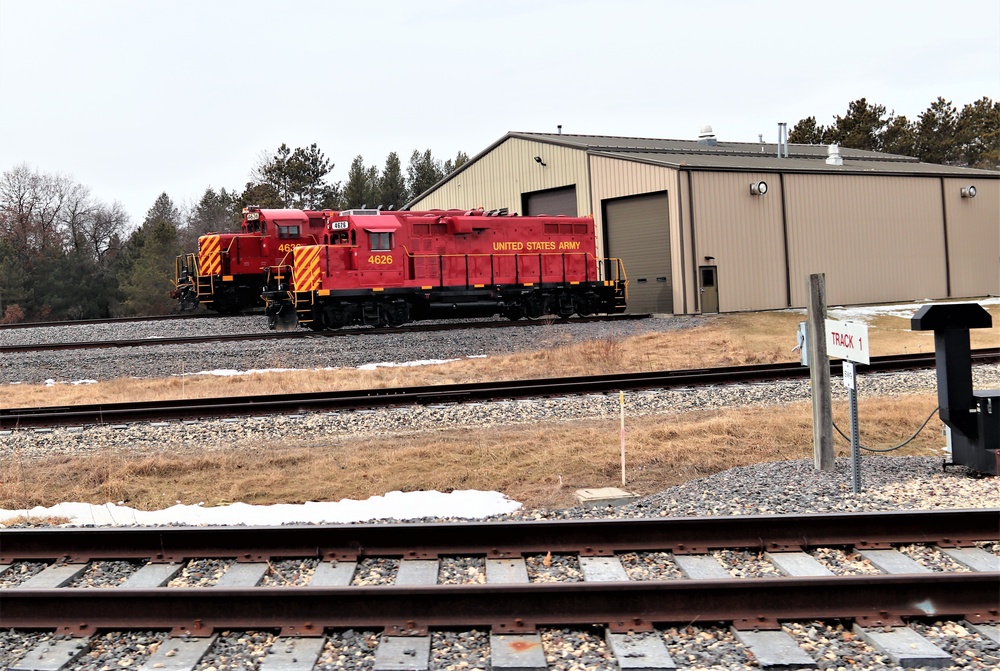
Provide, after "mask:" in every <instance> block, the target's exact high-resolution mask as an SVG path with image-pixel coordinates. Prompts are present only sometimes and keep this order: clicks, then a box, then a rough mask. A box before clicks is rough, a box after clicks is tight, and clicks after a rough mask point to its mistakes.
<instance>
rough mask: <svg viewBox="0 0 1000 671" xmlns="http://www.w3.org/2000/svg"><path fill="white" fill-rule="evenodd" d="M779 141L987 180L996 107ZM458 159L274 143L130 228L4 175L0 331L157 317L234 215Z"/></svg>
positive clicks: (937, 112)
mask: <svg viewBox="0 0 1000 671" xmlns="http://www.w3.org/2000/svg"><path fill="white" fill-rule="evenodd" d="M788 139H789V142H793V143H805V144H830V143H837V144H839V145H841V146H844V147H851V148H855V149H867V150H871V151H879V152H888V153H896V154H905V155H908V156H915V157H917V158H919V159H920V160H922V161H925V162H928V163H939V164H948V165H959V166H969V167H974V168H987V169H991V170H996V169H998V168H1000V103H995V102H993V101H991V100H990V99H989V98H986V97H984V98H981V99H980V100H977V101H975V102H973V103H970V104H967V105H965V106H963V107H962V109H961V110H959V109H958V108H957V107H955V106H954V105H953V104H952V103H951V102H948V101H946V100H944V99H943V98H938V99H937V100H935V101H934V102H933V103H931V105H930V107H929V108H928V109H927V110H926V111H924V112H923V113H921V114H920V115H919V116H918V117H917V119H916V120H914V121H910V120H908V119H907V118H906V117H904V116H898V115H896V114H895V113H894V112H887V111H886V108H885V107H884V106H882V105H878V104H873V103H869V102H868V100H867V99H866V98H861V99H860V100H856V101H854V102H851V103H850V104H849V105H848V109H847V112H846V114H844V115H843V116H839V115H836V116H834V117H833V121H832V123H830V124H829V125H827V126H823V125H821V124H819V123H818V122H817V121H816V117H814V116H810V117H807V118H805V119H802V120H801V121H799V122H798V123H797V124H795V126H794V127H793V128H792V131H791V132H790V133H789V138H788ZM468 160H469V157H468V156H467V155H466V154H465V153H463V152H458V153H457V155H456V156H455V158H453V159H448V160H444V161H442V160H440V159H438V158H435V157H434V155H433V154H432V152H431V150H430V149H427V150H425V151H423V152H421V151H418V150H414V151H413V153H412V154H411V155H410V160H409V163H408V164H407V166H406V168H405V170H404V168H403V166H402V163H401V161H400V158H399V155H398V154H397V153H395V152H392V153H390V154H389V155H388V156H387V157H386V160H385V163H384V164H383V165H382V166H381V167H379V166H377V165H374V164H373V165H366V164H365V162H364V159H363V157H361V156H357V157H355V158H354V160H353V161H352V162H351V165H350V168H349V170H348V173H347V179H346V180H345V181H343V182H333V181H331V180H330V177H329V176H330V173H331V172H332V170H333V168H334V164H333V163H332V162H331V160H330V159H328V158H327V157H326V155H325V154H324V153H323V151H322V150H320V148H319V147H318V146H317V145H316V144H311V145H309V146H307V147H297V148H295V149H292V148H290V147H288V146H287V145H285V144H282V145H281V146H280V147H278V149H277V150H275V151H274V152H263V153H262V154H261V156H260V157H259V158H258V160H257V163H256V165H254V166H252V168H251V169H250V171H249V180H248V181H247V182H246V184H245V185H244V186H243V188H242V189H238V188H237V189H226V188H221V189H219V190H215V189H214V188H212V187H207V188H206V189H205V192H204V193H203V194H202V196H201V198H200V199H199V200H198V201H197V203H195V204H194V205H191V206H178V205H177V204H176V203H175V202H174V201H173V200H172V199H171V198H170V196H168V194H166V193H162V194H160V196H159V197H158V198H157V199H156V201H155V202H154V203H153V205H152V207H150V209H149V210H148V212H147V213H146V216H145V218H144V219H143V221H142V222H141V223H140V224H139V225H138V226H134V227H133V223H132V222H131V221H130V217H129V215H128V214H127V213H126V212H125V211H124V209H123V208H122V206H121V205H120V204H119V203H117V202H114V203H111V204H108V203H105V202H102V201H100V200H99V199H97V198H95V197H94V196H93V194H92V193H91V192H90V190H89V188H87V187H86V186H84V185H81V184H77V183H75V182H74V181H73V180H72V179H70V178H68V177H64V176H60V175H53V174H46V173H41V172H38V171H36V170H33V169H32V168H30V167H29V166H28V165H26V164H22V165H18V166H15V167H14V168H12V169H11V170H8V171H6V172H4V173H2V174H0V322H5V323H14V322H21V321H44V320H60V319H98V318H104V317H116V316H131V315H155V314H166V313H168V312H171V311H173V310H175V309H176V304H175V301H174V300H173V299H171V298H170V297H169V292H170V290H171V289H172V288H173V286H172V282H171V280H172V279H173V277H174V260H175V258H176V257H177V255H178V254H181V253H183V252H193V251H195V250H196V249H197V245H198V237H199V236H201V235H204V234H206V233H208V232H212V231H233V230H239V224H240V220H241V213H242V210H243V208H244V207H246V206H248V205H257V206H260V207H265V208H297V209H335V210H340V209H350V208H360V207H363V206H364V207H368V208H381V209H384V210H392V209H399V208H401V207H402V206H404V205H405V204H406V203H407V202H408V201H410V200H412V199H413V198H414V197H416V196H418V195H420V194H421V193H423V192H424V191H426V190H427V189H429V188H430V187H431V186H433V185H434V184H435V183H437V182H438V181H440V180H441V179H443V178H444V177H445V176H446V175H448V174H449V173H451V172H452V171H454V170H456V169H458V168H460V167H461V166H462V165H464V164H465V163H466V162H467V161H468Z"/></svg>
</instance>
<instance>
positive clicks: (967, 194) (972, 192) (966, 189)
mask: <svg viewBox="0 0 1000 671" xmlns="http://www.w3.org/2000/svg"><path fill="white" fill-rule="evenodd" d="M975 197H976V187H974V186H963V187H962V198H975Z"/></svg>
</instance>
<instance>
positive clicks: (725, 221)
mask: <svg viewBox="0 0 1000 671" xmlns="http://www.w3.org/2000/svg"><path fill="white" fill-rule="evenodd" d="M691 178H692V179H693V182H692V185H691V186H692V199H693V210H694V211H693V213H692V215H691V216H692V217H693V221H694V235H693V238H694V250H693V258H692V259H691V264H690V265H692V266H694V269H692V270H691V271H690V272H691V273H692V275H691V277H692V279H693V278H694V277H695V275H694V274H693V273H694V272H695V271H696V270H697V266H700V265H715V266H717V267H718V287H719V310H720V311H721V312H734V311H738V310H766V309H772V308H784V307H787V291H786V288H785V287H786V282H785V243H784V233H783V231H782V222H781V189H780V182H779V179H778V175H775V174H773V173H770V174H768V173H754V172H692V173H691ZM760 181H764V182H767V185H768V191H767V193H766V194H765V195H763V196H754V195H751V194H750V183H751V182H753V183H757V182H760ZM689 221H690V220H689ZM706 256H713V257H715V259H714V260H713V261H710V262H709V261H706V259H705V257H706ZM689 267H690V266H689ZM693 307H694V308H695V309H693V310H692V311H697V310H700V309H701V306H700V305H699V304H695V305H694V306H693Z"/></svg>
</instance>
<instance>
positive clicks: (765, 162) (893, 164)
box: [590, 145, 1000, 179]
mask: <svg viewBox="0 0 1000 671" xmlns="http://www.w3.org/2000/svg"><path fill="white" fill-rule="evenodd" d="M772 146H773V145H772ZM803 146H805V147H812V146H813V145H803ZM820 148H821V149H823V153H822V155H813V156H811V157H806V156H803V155H801V154H796V152H794V151H790V152H789V157H788V158H778V156H777V151H775V152H773V153H770V154H767V153H764V152H761V153H759V154H756V155H754V154H743V155H735V156H734V155H727V154H721V155H720V154H704V153H695V154H687V153H680V152H677V153H666V152H641V151H629V152H623V151H591V152H590V154H591V155H593V156H607V157H610V158H617V159H621V160H623V161H638V162H640V163H651V164H653V165H662V166H665V167H669V168H677V169H680V170H734V171H740V172H755V171H758V172H784V173H793V172H812V173H839V174H880V175H911V176H918V175H921V176H954V177H970V176H972V177H979V176H982V177H988V178H994V179H996V178H1000V173H996V172H993V171H991V170H974V169H971V168H961V167H958V166H953V165H937V164H935V163H921V162H920V161H918V160H907V161H898V160H893V159H892V158H885V159H883V160H878V159H877V158H874V157H871V158H869V157H864V158H858V157H854V156H851V155H850V154H848V153H847V150H845V149H843V148H842V149H841V150H840V152H841V153H840V155H841V157H842V158H843V159H844V162H843V165H830V164H828V163H827V162H826V156H827V153H826V147H825V146H823V147H820ZM866 153H869V154H871V153H874V152H866ZM881 156H884V157H892V156H893V155H892V154H883V155H881ZM907 158H909V157H907Z"/></svg>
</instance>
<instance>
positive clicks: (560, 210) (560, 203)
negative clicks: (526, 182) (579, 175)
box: [521, 185, 576, 217]
mask: <svg viewBox="0 0 1000 671" xmlns="http://www.w3.org/2000/svg"><path fill="white" fill-rule="evenodd" d="M521 200H522V202H523V203H524V208H523V209H524V213H525V214H526V215H528V216H529V217H533V216H537V215H539V214H565V215H566V216H567V217H575V216H576V185H573V186H563V187H560V188H558V189H546V190H545V191H535V192H533V193H526V194H524V195H522V196H521Z"/></svg>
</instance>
